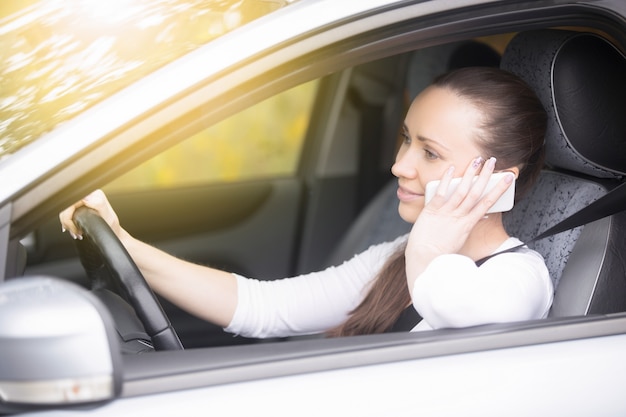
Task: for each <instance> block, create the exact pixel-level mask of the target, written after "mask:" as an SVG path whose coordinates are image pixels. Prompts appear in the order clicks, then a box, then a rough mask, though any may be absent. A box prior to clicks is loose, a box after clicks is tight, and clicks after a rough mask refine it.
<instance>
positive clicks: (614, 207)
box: [476, 182, 626, 266]
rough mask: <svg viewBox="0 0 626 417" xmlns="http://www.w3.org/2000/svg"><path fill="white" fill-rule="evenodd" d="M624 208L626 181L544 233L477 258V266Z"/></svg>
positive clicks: (625, 203) (625, 204) (625, 207)
mask: <svg viewBox="0 0 626 417" xmlns="http://www.w3.org/2000/svg"><path fill="white" fill-rule="evenodd" d="M624 210H626V182H625V183H622V184H620V185H618V186H617V187H615V188H613V189H612V190H610V191H609V192H607V193H606V194H605V195H603V196H602V197H600V198H598V199H597V200H596V201H594V202H593V203H591V204H589V205H588V206H587V207H584V208H582V209H580V210H578V211H577V212H576V213H574V214H572V215H570V216H568V217H566V218H565V219H563V220H561V221H560V222H559V223H557V224H555V225H554V226H552V227H551V228H549V229H548V230H546V231H544V232H543V233H541V234H539V235H537V236H535V237H534V238H532V239H531V240H529V241H527V242H525V243H522V244H520V245H517V246H514V247H512V248H509V249H506V250H503V251H500V252H496V253H493V254H491V255H489V256H486V257H484V258H482V259H479V260H477V261H476V266H480V265H482V264H483V263H485V262H486V261H487V260H488V259H491V258H493V257H494V256H497V255H500V254H502V253H508V252H515V251H516V250H517V249H519V248H521V247H523V246H526V245H528V244H530V243H534V242H536V241H538V240H541V239H545V238H546V237H549V236H552V235H556V234H558V233H561V232H564V231H566V230H570V229H573V228H575V227H578V226H582V225H585V224H587V223H591V222H594V221H596V220H600V219H603V218H605V217H608V216H611V215H613V214H617V213H619V212H621V211H624Z"/></svg>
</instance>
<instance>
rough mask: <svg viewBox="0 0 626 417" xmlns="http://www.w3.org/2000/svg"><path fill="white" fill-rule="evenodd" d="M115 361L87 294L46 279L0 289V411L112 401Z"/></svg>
mask: <svg viewBox="0 0 626 417" xmlns="http://www.w3.org/2000/svg"><path fill="white" fill-rule="evenodd" d="M121 362H122V358H121V353H120V349H119V346H118V340H117V335H116V333H115V328H114V326H113V321H112V318H111V316H110V314H109V312H108V310H107V309H106V308H105V307H104V305H103V304H102V303H101V302H100V301H99V300H98V299H97V298H96V297H94V296H93V295H92V294H90V293H89V291H87V290H85V289H84V288H81V287H79V286H78V285H75V284H72V283H69V282H67V281H62V280H60V279H55V278H49V277H27V278H19V279H14V280H10V281H7V282H4V283H1V284H0V412H2V411H5V410H6V411H15V410H30V409H33V408H38V407H45V408H56V407H68V406H74V405H86V404H94V403H100V402H105V401H108V400H111V399H113V398H115V397H117V396H118V395H119V394H120V392H121V387H122V374H121Z"/></svg>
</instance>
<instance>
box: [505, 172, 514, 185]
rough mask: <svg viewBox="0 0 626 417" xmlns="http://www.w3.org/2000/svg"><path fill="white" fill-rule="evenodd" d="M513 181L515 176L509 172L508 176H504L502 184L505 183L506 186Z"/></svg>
mask: <svg viewBox="0 0 626 417" xmlns="http://www.w3.org/2000/svg"><path fill="white" fill-rule="evenodd" d="M514 179H515V174H513V173H512V172H509V174H508V175H505V176H504V182H506V183H507V184H510V183H512V182H513V180H514Z"/></svg>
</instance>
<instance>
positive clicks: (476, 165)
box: [472, 156, 483, 169]
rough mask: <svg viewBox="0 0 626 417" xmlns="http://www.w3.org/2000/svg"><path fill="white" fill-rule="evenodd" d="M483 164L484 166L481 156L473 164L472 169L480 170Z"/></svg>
mask: <svg viewBox="0 0 626 417" xmlns="http://www.w3.org/2000/svg"><path fill="white" fill-rule="evenodd" d="M482 164H483V158H482V156H479V157H478V158H476V159H474V161H473V162H472V168H474V169H478V168H480V166H481V165H482Z"/></svg>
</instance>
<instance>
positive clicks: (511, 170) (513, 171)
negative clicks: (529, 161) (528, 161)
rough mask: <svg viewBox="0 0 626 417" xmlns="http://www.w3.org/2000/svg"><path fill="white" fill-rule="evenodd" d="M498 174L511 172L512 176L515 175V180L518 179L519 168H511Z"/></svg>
mask: <svg viewBox="0 0 626 417" xmlns="http://www.w3.org/2000/svg"><path fill="white" fill-rule="evenodd" d="M499 172H512V173H513V175H515V179H517V178H518V177H519V168H518V167H511V168H508V169H503V170H501V171H499Z"/></svg>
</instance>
